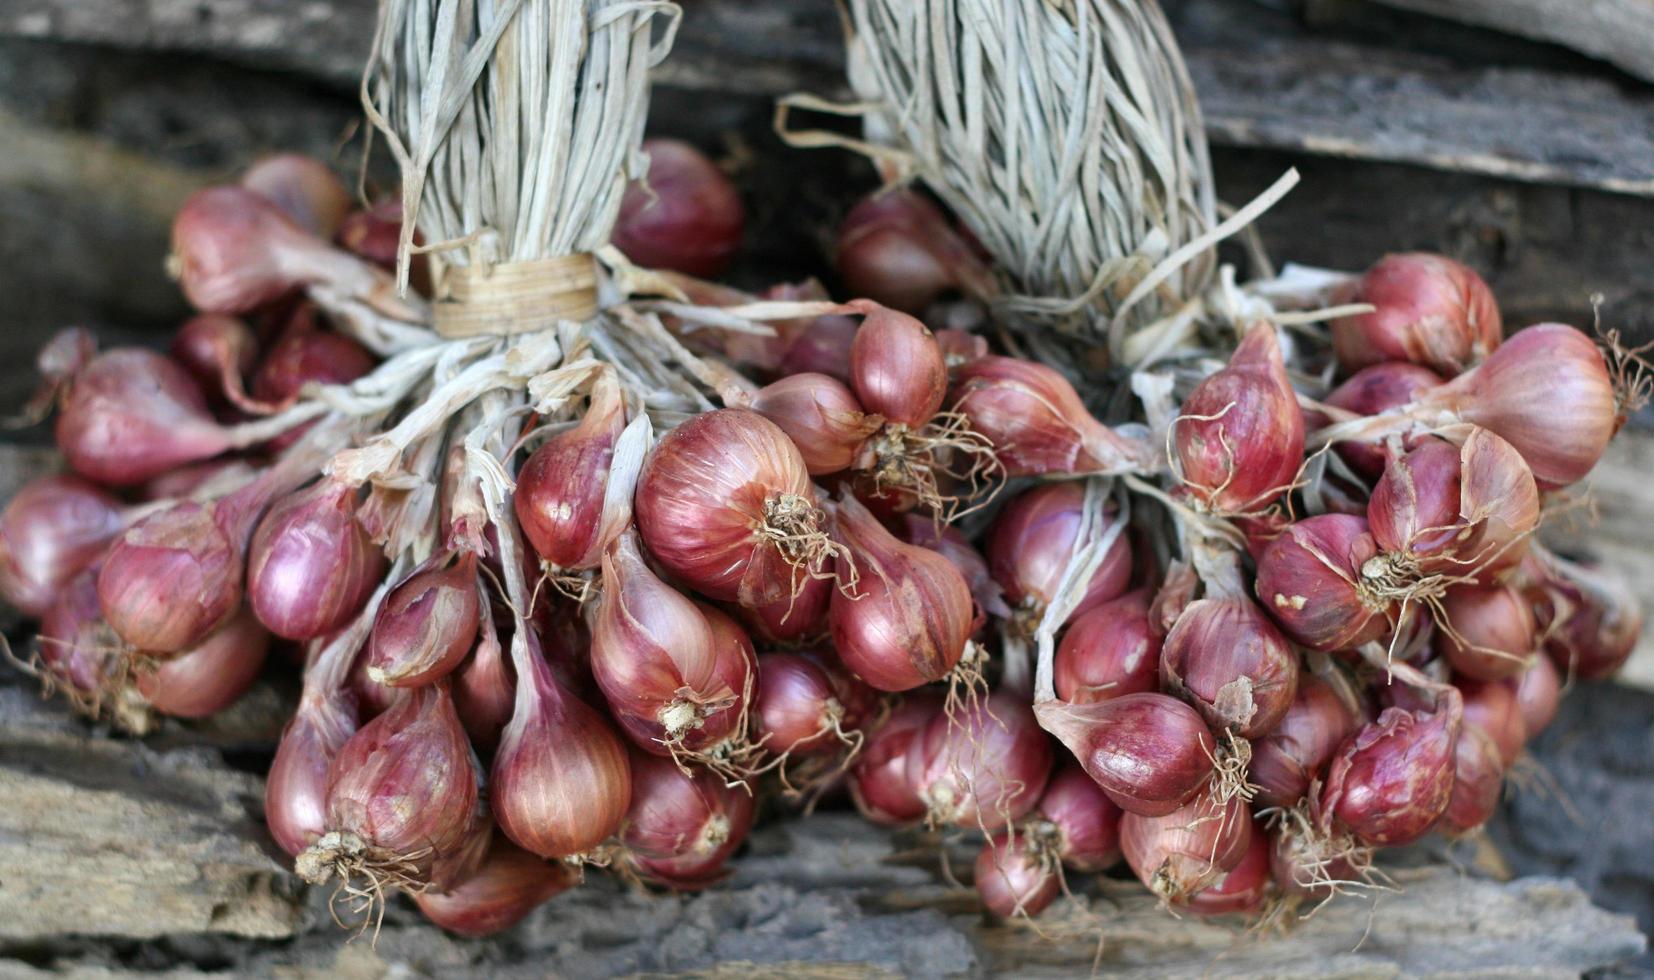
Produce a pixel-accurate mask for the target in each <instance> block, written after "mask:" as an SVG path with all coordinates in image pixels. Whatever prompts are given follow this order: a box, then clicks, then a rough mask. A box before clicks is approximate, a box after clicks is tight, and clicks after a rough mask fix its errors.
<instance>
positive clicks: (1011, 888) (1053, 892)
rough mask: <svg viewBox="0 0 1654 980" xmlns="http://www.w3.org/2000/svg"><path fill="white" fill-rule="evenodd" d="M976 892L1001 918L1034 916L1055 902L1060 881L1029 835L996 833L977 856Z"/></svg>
mask: <svg viewBox="0 0 1654 980" xmlns="http://www.w3.org/2000/svg"><path fill="white" fill-rule="evenodd" d="M975 881H976V893H977V895H978V896H979V897H980V898H981V899H982V906H983V907H984V908H986V909H987V910H988V912H989V913H990V914H992V915H994V916H997V917H998V918H1001V919H1013V918H1016V917H1017V916H1019V915H1021V916H1029V917H1032V916H1036V915H1039V914H1040V913H1041V912H1043V911H1045V909H1046V908H1047V907H1048V906H1050V904H1051V903H1052V902H1054V901H1056V898H1057V896H1058V895H1059V894H1060V893H1061V891H1062V887H1061V886H1062V882H1061V880H1060V879H1059V878H1058V877H1057V873H1056V870H1055V868H1053V867H1050V866H1048V865H1047V864H1046V863H1045V861H1044V860H1043V859H1042V856H1041V855H1040V854H1039V853H1038V852H1037V851H1036V850H1035V848H1034V845H1033V842H1032V840H1031V838H1030V837H1029V835H1028V834H1025V833H1024V834H998V835H995V836H994V837H993V839H991V840H990V841H988V842H987V843H986V844H984V845H983V846H982V850H981V852H979V853H978V854H977V857H976V868H975Z"/></svg>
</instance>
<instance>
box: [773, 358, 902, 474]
mask: <svg viewBox="0 0 1654 980" xmlns="http://www.w3.org/2000/svg"><path fill="white" fill-rule="evenodd" d="M751 408H752V410H753V411H755V412H757V413H758V414H759V415H762V416H764V417H765V418H767V419H769V420H770V421H771V422H774V423H775V424H776V425H777V426H779V427H780V428H781V431H782V432H785V433H786V434H787V437H788V438H789V439H791V440H792V441H793V445H795V446H797V447H798V451H799V453H800V454H802V455H803V457H804V465H805V467H806V468H808V469H809V471H810V475H811V476H821V475H823V474H827V473H837V472H839V471H840V470H845V469H849V468H850V464H851V463H853V462H855V458H856V451H857V450H858V449H860V448H861V444H862V443H863V442H865V441H866V440H867V437H868V436H870V435H872V434H873V433H875V432H877V431H878V429H879V426H880V425H881V424H882V420H880V419H879V418H878V417H877V416H870V415H868V414H866V413H865V412H863V411H862V407H861V403H860V402H858V401H857V400H856V396H855V393H854V392H852V391H851V390H850V389H849V388H848V387H846V386H845V385H844V384H843V382H840V381H838V380H837V379H835V378H832V377H829V376H828V375H825V374H816V373H813V372H812V373H804V374H791V375H788V376H787V377H784V378H782V379H781V380H779V381H775V382H773V383H771V384H768V385H765V386H764V387H762V388H760V389H758V392H757V393H756V394H754V395H753V396H752V403H751Z"/></svg>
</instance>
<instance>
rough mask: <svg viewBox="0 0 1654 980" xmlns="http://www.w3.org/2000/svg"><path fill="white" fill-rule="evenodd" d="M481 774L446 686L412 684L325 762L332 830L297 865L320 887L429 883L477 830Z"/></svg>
mask: <svg viewBox="0 0 1654 980" xmlns="http://www.w3.org/2000/svg"><path fill="white" fill-rule="evenodd" d="M481 777H482V774H481V772H479V771H478V769H477V762H476V757H475V755H474V754H473V753H472V751H471V745H470V743H469V742H467V741H466V740H465V729H463V728H461V727H460V723H459V716H458V715H456V714H455V713H454V702H453V699H452V698H450V697H449V696H448V686H447V685H446V684H442V683H437V684H433V685H430V686H428V687H421V688H416V689H414V690H412V691H408V692H407V693H405V694H403V695H402V697H401V698H400V699H399V700H398V701H397V702H396V703H395V704H393V705H392V706H391V708H390V710H388V711H386V712H385V713H384V714H382V715H380V716H379V717H377V718H375V719H373V720H372V721H370V722H368V723H367V724H366V725H364V726H363V727H362V729H361V730H360V731H358V732H356V734H354V735H352V736H351V737H350V738H349V740H347V741H346V742H345V744H344V747H343V748H341V749H340V750H339V754H338V756H336V757H335V758H334V760H333V764H332V765H331V766H330V767H329V768H328V777H327V832H326V833H324V834H322V836H321V837H319V838H317V840H316V842H315V843H313V844H311V845H310V847H308V848H306V849H305V850H304V851H303V852H301V853H300V854H299V856H298V858H297V859H296V860H295V862H294V870H296V871H297V872H298V875H299V877H301V878H303V879H304V880H305V881H307V882H310V883H311V884H316V885H319V884H322V883H324V882H326V881H327V880H328V879H329V878H330V877H331V876H332V875H334V874H337V875H339V876H340V877H341V878H342V879H345V881H347V882H349V881H350V879H352V878H354V877H356V876H357V875H358V874H360V875H363V876H365V877H366V878H367V879H368V881H369V886H370V887H382V885H384V884H400V883H411V884H418V883H421V882H425V881H429V880H431V879H432V877H433V873H434V871H435V869H436V866H437V865H438V863H439V862H443V861H444V860H445V859H448V858H450V857H451V856H453V855H455V854H458V853H461V852H462V851H464V850H466V849H467V845H468V844H469V843H470V838H471V837H472V836H474V834H475V823H476V818H477V814H478V812H479V806H480V802H481V801H480V796H479V793H480V790H479V786H480V784H481ZM460 870H463V869H455V871H456V872H457V871H460ZM357 887H360V886H359V885H358V886H357Z"/></svg>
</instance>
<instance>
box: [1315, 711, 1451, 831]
mask: <svg viewBox="0 0 1654 980" xmlns="http://www.w3.org/2000/svg"><path fill="white" fill-rule="evenodd" d="M1463 713H1464V705H1463V699H1462V698H1461V697H1460V696H1459V693H1458V691H1456V690H1454V689H1452V688H1448V689H1446V690H1444V691H1443V692H1441V693H1440V694H1439V695H1438V698H1437V706H1436V710H1434V711H1431V712H1424V711H1422V710H1419V711H1410V710H1407V709H1405V708H1399V707H1393V708H1385V709H1384V711H1383V713H1382V714H1380V715H1379V716H1378V720H1377V721H1375V722H1372V723H1370V724H1368V725H1366V726H1364V727H1363V728H1362V729H1361V730H1360V731H1359V732H1357V733H1356V734H1354V735H1352V736H1350V738H1348V739H1347V740H1345V742H1344V744H1343V745H1341V746H1339V748H1338V751H1337V753H1336V754H1334V756H1333V759H1332V763H1331V765H1330V767H1329V768H1328V770H1327V779H1326V785H1325V786H1324V787H1323V788H1322V790H1321V796H1320V800H1319V806H1320V811H1319V812H1320V824H1321V826H1320V828H1319V829H1320V830H1321V832H1322V833H1323V834H1327V835H1330V834H1332V833H1333V832H1334V829H1335V828H1339V829H1343V830H1346V831H1348V832H1349V833H1351V834H1353V835H1354V836H1355V837H1356V838H1357V839H1358V840H1360V841H1361V842H1362V843H1365V844H1371V845H1384V846H1397V845H1401V844H1408V843H1411V842H1413V841H1415V840H1418V839H1419V838H1420V837H1423V836H1424V835H1425V834H1426V833H1428V832H1429V831H1430V827H1431V826H1432V825H1433V824H1434V823H1435V822H1436V819H1437V818H1438V817H1440V816H1441V815H1442V811H1444V810H1446V809H1447V803H1448V801H1449V800H1450V799H1451V798H1452V795H1453V768H1454V751H1455V748H1454V747H1455V745H1456V743H1457V741H1458V737H1459V729H1460V727H1461V724H1460V723H1461V719H1462V717H1463Z"/></svg>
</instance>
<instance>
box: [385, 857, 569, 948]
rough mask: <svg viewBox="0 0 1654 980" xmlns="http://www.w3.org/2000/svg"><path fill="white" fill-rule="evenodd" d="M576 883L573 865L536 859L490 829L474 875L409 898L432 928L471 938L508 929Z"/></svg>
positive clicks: (490, 934)
mask: <svg viewBox="0 0 1654 980" xmlns="http://www.w3.org/2000/svg"><path fill="white" fill-rule="evenodd" d="M579 883H580V871H579V869H577V868H575V867H574V866H573V865H571V864H568V863H566V862H563V861H547V860H545V859H543V858H540V857H536V856H535V855H533V854H530V853H528V852H527V851H525V850H523V849H522V848H520V847H518V846H517V845H515V844H513V843H511V842H510V841H509V840H507V839H506V838H505V835H503V834H501V833H499V832H498V831H494V832H493V834H492V840H491V841H490V843H489V846H488V856H487V857H486V858H484V859H483V862H482V864H481V866H479V867H478V868H477V869H476V870H475V871H474V872H472V873H471V874H470V875H469V876H467V877H465V878H463V879H461V880H459V881H458V882H456V883H454V884H453V885H452V886H451V887H449V888H448V889H447V890H445V891H436V890H434V889H429V890H426V891H422V892H418V893H415V894H414V895H413V900H414V904H415V905H418V906H419V911H420V912H423V913H424V914H425V918H427V919H429V920H430V921H431V923H432V924H434V925H436V926H437V927H438V928H440V929H445V930H447V931H448V932H452V933H454V934H456V935H460V936H465V937H468V938H472V939H476V938H481V937H483V936H492V935H496V934H498V933H501V932H504V931H506V930H507V929H510V928H511V927H512V926H514V925H516V924H517V923H519V922H521V921H522V920H523V919H525V918H527V917H528V914H529V913H530V912H533V911H534V910H535V909H536V908H538V907H539V906H540V905H542V904H544V903H545V902H547V901H549V900H551V899H552V898H554V897H556V896H557V895H560V894H562V893H563V892H565V891H568V890H569V889H570V888H573V887H574V886H575V885H577V884H579Z"/></svg>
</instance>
